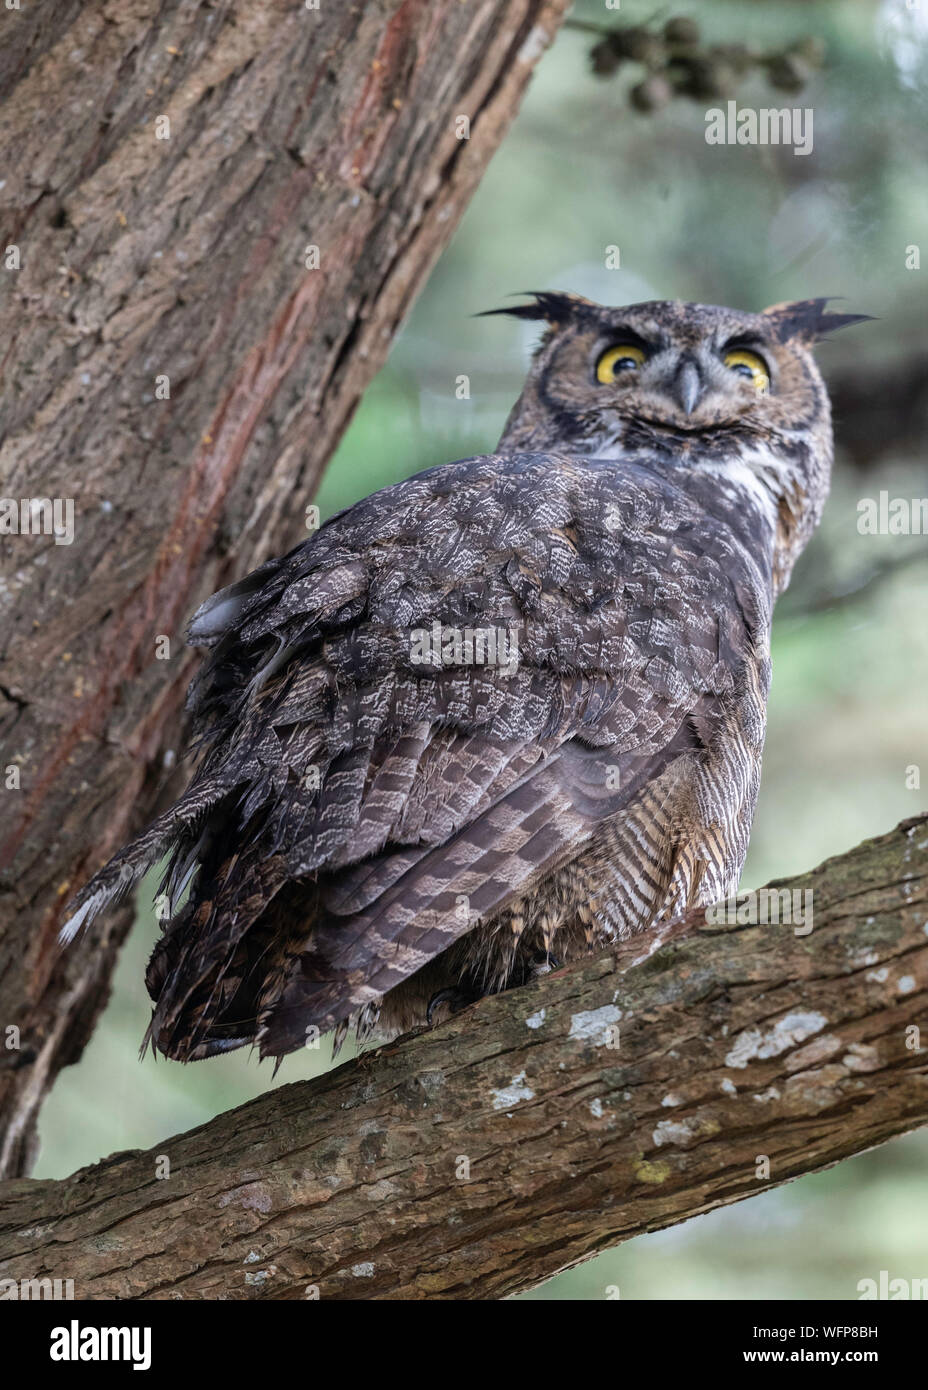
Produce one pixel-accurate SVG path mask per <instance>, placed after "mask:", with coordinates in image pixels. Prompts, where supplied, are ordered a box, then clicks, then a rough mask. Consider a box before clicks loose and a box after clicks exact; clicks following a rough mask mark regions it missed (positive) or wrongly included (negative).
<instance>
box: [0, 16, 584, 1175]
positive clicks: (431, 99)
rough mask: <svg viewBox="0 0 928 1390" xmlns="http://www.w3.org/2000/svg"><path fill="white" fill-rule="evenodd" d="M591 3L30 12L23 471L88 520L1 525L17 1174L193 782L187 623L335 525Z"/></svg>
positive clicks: (8, 398) (18, 67) (22, 155)
mask: <svg viewBox="0 0 928 1390" xmlns="http://www.w3.org/2000/svg"><path fill="white" fill-rule="evenodd" d="M567 3H568V0H478V2H477V3H469V4H461V3H459V0H321V3H320V4H319V7H318V9H310V8H306V7H305V6H302V5H300V4H297V3H295V2H294V0H261V3H260V4H252V3H250V0H212V3H211V2H210V0H186V3H184V4H177V3H165V0H87V3H84V4H79V3H75V2H72V3H67V0H55V2H54V3H52V0H44V3H42V2H41V0H39V2H38V3H30V4H28V5H26V6H24V7H23V9H22V10H19V11H16V10H13V11H4V12H2V13H3V18H2V21H0V23H2V27H3V47H2V52H0V97H2V100H3V116H2V121H0V169H2V171H3V173H4V174H5V176H6V182H5V184H4V185H0V187H2V192H0V199H2V227H3V238H2V243H0V294H2V296H3V304H2V308H3V313H4V322H5V323H6V324H8V325H9V328H8V334H7V341H6V344H5V348H4V351H3V353H2V356H0V363H2V366H0V371H2V373H3V417H2V432H3V438H4V443H3V447H2V452H0V492H2V494H3V498H4V499H14V500H15V503H16V507H17V509H18V508H19V502H20V500H21V499H25V500H26V502H27V503H28V502H29V501H30V500H31V499H42V498H45V499H50V500H53V499H58V500H59V502H60V503H61V504H62V511H61V513H60V517H59V519H60V520H63V527H64V531H63V534H61V535H59V536H58V537H53V536H51V535H48V534H45V535H36V534H21V533H20V534H4V535H0V544H2V550H3V554H2V564H3V571H4V574H5V583H4V586H3V595H2V602H3V620H2V632H3V653H2V655H3V669H2V675H0V748H2V750H3V752H2V755H0V815H2V829H0V865H2V872H3V877H2V879H0V904H2V912H0V1027H2V1028H3V1029H4V1030H5V1032H4V1042H5V1046H4V1049H3V1050H2V1052H0V1057H2V1059H3V1065H2V1066H0V1135H2V1136H3V1139H2V1144H0V1173H3V1174H7V1175H9V1174H16V1173H20V1172H23V1171H27V1169H28V1165H29V1162H30V1157H31V1149H32V1136H33V1133H34V1125H35V1119H36V1115H37V1111H38V1108H39V1105H40V1104H41V1101H42V1098H43V1096H44V1095H45V1093H46V1091H47V1090H48V1087H49V1086H50V1084H51V1082H52V1081H53V1079H54V1077H55V1074H56V1073H57V1071H58V1070H59V1068H60V1067H61V1066H63V1065H65V1064H66V1063H69V1062H74V1061H76V1060H77V1058H78V1057H79V1056H80V1054H81V1051H82V1049H83V1047H84V1044H85V1042H86V1040H87V1038H88V1037H89V1035H90V1032H91V1031H92V1029H93V1026H94V1023H95V1021H96V1018H97V1016H98V1014H99V1012H100V1010H101V1008H102V1006H103V1004H104V1002H105V999H106V995H107V991H108V987H109V979H110V975H111V972H112V969H113V965H114V962H115V958H116V954H117V951H118V949H119V945H120V943H121V941H122V940H123V937H124V936H125V933H126V930H127V928H128V925H129V921H130V918H131V911H130V909H126V910H124V911H123V912H122V913H117V914H114V915H113V916H111V917H110V918H109V920H108V921H106V922H102V923H100V924H99V925H98V926H96V927H94V928H93V929H92V930H91V931H90V932H88V933H87V934H86V936H85V937H84V938H83V939H82V940H81V941H79V942H78V943H77V944H76V945H75V946H74V947H72V948H71V949H70V950H69V951H68V952H67V953H65V954H64V955H62V954H61V953H60V952H59V950H58V947H57V941H56V938H57V931H58V925H59V915H60V910H61V907H62V905H63V903H64V901H65V899H66V897H67V896H68V894H69V893H70V892H71V891H72V890H73V889H75V888H76V887H77V886H78V885H79V884H80V883H81V882H82V881H83V880H84V879H85V878H86V877H87V876H88V875H89V874H90V873H91V872H92V871H93V870H94V869H95V868H96V867H98V865H99V864H100V863H101V862H102V861H103V860H104V859H105V858H106V857H107V856H108V855H109V853H110V852H111V851H112V850H113V849H115V848H116V847H117V846H118V844H119V843H120V842H121V841H122V840H124V839H125V838H126V836H127V835H128V834H130V833H131V832H132V831H133V830H134V829H136V828H137V827H138V826H139V824H140V823H141V822H142V821H144V820H145V819H147V818H148V817H149V816H150V815H151V814H152V813H153V811H154V809H155V807H156V804H157V803H158V801H159V798H161V799H163V796H164V793H165V791H166V790H167V789H168V788H166V786H165V783H166V782H167V781H169V773H168V770H169V769H170V766H171V764H172V762H173V754H172V753H170V752H169V747H168V746H169V745H174V744H176V742H177V740H178V733H179V728H180V716H179V711H180V706H181V700H182V693H183V690H184V687H185V685H186V683H187V680H188V678H189V675H190V670H191V658H190V656H189V654H185V653H184V650H183V646H182V643H181V633H182V630H183V626H184V622H185V620H186V618H187V617H188V616H189V614H190V612H191V610H192V609H193V608H194V606H195V605H196V603H197V602H198V601H199V600H201V599H202V598H203V597H204V596H205V595H206V594H208V593H209V592H211V591H212V590H213V589H215V588H217V587H218V586H219V585H221V584H223V583H225V582H227V581H228V580H229V579H230V578H231V577H232V576H237V575H241V574H244V573H245V572H246V571H248V570H249V569H251V568H252V567H253V566H254V565H255V564H257V563H259V562H260V561H261V560H263V559H264V558H266V556H267V555H268V554H269V553H272V552H274V551H279V550H281V549H283V548H284V547H286V546H289V545H291V544H294V543H295V542H296V541H298V540H299V539H300V538H301V537H302V536H305V535H306V529H305V527H306V512H305V509H306V504H307V503H308V502H309V501H310V499H311V497H312V494H313V490H314V488H315V486H316V483H317V482H318V479H319V475H320V472H321V470H322V467H323V465H324V464H325V462H326V461H327V459H328V457H329V455H330V454H331V452H332V450H333V448H334V446H335V444H336V443H337V441H338V439H339V437H340V435H341V434H342V431H343V430H344V428H345V426H346V424H347V423H348V421H349V419H350V418H351V415H352V412H353V411H354V408H355V406H356V405H357V403H358V400H359V398H360V396H361V393H362V391H363V390H364V388H365V386H366V385H367V383H368V382H369V380H370V379H371V377H372V375H373V374H374V372H375V371H376V370H377V369H378V368H379V367H380V365H381V363H382V362H383V360H384V357H385V355H386V352H387V349H388V348H389V346H390V342H391V340H392V338H393V335H394V334H395V332H396V330H397V328H398V326H399V324H400V322H401V320H402V318H403V316H404V315H405V313H406V312H407V310H408V308H409V306H410V304H411V301H412V299H413V297H414V295H415V293H416V291H417V290H418V288H419V287H420V285H421V284H422V281H423V278H424V276H425V274H426V272H427V271H428V269H429V267H430V266H431V264H432V263H433V261H434V260H435V257H436V255H437V254H438V252H439V251H440V250H441V248H442V247H443V245H444V244H445V242H446V241H447V240H448V238H449V236H450V234H451V232H452V231H453V230H454V228H455V226H456V224H457V222H458V219H459V218H460V215H461V213H462V211H463V210H464V207H465V206H466V204H467V201H468V198H469V197H470V195H471V193H472V192H473V190H474V188H475V186H476V184H477V182H478V180H479V178H480V175H481V174H482V172H483V170H484V168H485V167H486V164H487V162H488V160H489V158H490V156H491V155H492V153H493V151H494V150H495V149H496V146H497V145H498V143H499V140H500V138H501V136H502V134H503V132H504V131H505V129H506V126H507V125H508V123H509V121H510V120H511V118H512V116H513V114H514V112H515V110H516V108H517V106H518V103H519V99H520V97H521V95H522V93H523V91H524V89H525V86H526V83H527V81H528V78H529V76H530V73H531V70H532V68H533V66H534V64H535V62H536V61H537V59H538V57H539V56H540V55H541V53H542V51H543V49H544V48H545V46H546V44H547V42H548V41H549V39H550V38H551V36H552V34H553V32H554V31H555V29H556V28H557V25H558V23H559V22H560V19H561V18H562V16H563V11H564V10H565V8H566V7H567ZM462 116H466V117H467V118H468V121H469V138H467V139H464V138H459V136H461V135H462V134H463V127H462V125H461V123H460V122H459V117H462ZM4 248H5V249H4ZM168 393H169V394H168ZM67 499H73V500H74V509H75V517H74V534H73V544H69V543H68V536H67V530H68V523H67V510H66V506H67ZM27 511H28V507H27ZM19 524H20V529H21V530H22V529H26V528H25V527H23V526H22V523H21V522H20V523H19ZM35 524H36V523H35V522H33V523H31V525H32V527H33V529H34V527H35ZM6 525H7V530H9V529H11V528H10V523H9V520H8V521H7V523H6ZM0 529H2V525H0Z"/></svg>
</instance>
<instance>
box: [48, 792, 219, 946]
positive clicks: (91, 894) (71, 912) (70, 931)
mask: <svg viewBox="0 0 928 1390" xmlns="http://www.w3.org/2000/svg"><path fill="white" fill-rule="evenodd" d="M229 790H230V787H229V784H228V781H227V780H225V779H223V778H220V777H206V778H204V779H203V780H202V781H201V782H200V783H199V784H194V785H193V786H191V787H190V789H189V791H188V792H187V794H186V795H185V796H184V797H182V798H181V800H180V801H178V802H177V804H176V805H175V806H172V807H170V809H169V810H167V811H165V812H164V814H163V815H161V816H158V818H157V820H154V821H152V823H151V825H150V826H148V828H147V829H146V830H143V831H142V833H141V835H138V836H137V837H136V838H135V839H134V840H130V841H129V843H128V844H127V845H125V846H124V847H123V848H122V849H121V850H120V851H119V853H118V854H116V855H114V856H113V858H112V859H111V860H110V861H109V863H108V864H104V866H103V868H102V869H100V870H99V872H98V873H96V874H94V876H93V878H92V879H91V880H90V882H89V883H87V884H85V885H84V887H83V888H82V889H81V890H80V892H79V893H77V894H75V896H74V897H73V898H72V899H71V901H70V902H69V903H68V905H67V907H66V909H65V912H66V913H67V916H66V917H65V921H64V924H63V926H62V927H61V930H60V931H59V933H58V939H59V941H60V942H61V943H62V944H63V945H67V944H68V943H69V942H70V941H73V940H74V938H75V936H76V935H77V933H78V932H79V931H80V930H81V928H82V927H86V926H88V925H89V924H90V923H91V922H92V921H93V920H94V918H95V917H97V916H98V915H99V913H101V912H102V911H103V910H104V908H107V907H112V906H114V905H115V904H116V903H118V902H119V901H120V899H121V898H124V897H125V895H126V894H127V893H128V892H129V891H130V889H131V888H133V887H134V886H135V884H136V883H138V881H139V879H140V878H142V877H143V875H144V874H146V873H147V872H148V870H149V869H150V868H151V867H152V865H153V864H157V862H158V860H159V859H160V858H161V857H162V855H164V854H165V852H166V851H167V850H168V849H170V848H171V846H172V845H175V844H176V843H177V842H178V841H179V840H181V839H187V838H189V836H190V832H191V831H192V830H193V828H194V827H195V826H197V825H198V824H199V822H201V821H202V820H203V819H204V817H205V816H206V815H207V814H208V813H209V812H210V811H211V810H213V809H214V808H215V806H216V804H217V803H218V802H219V801H220V800H221V799H222V798H223V797H224V796H226V795H227V794H228V792H229Z"/></svg>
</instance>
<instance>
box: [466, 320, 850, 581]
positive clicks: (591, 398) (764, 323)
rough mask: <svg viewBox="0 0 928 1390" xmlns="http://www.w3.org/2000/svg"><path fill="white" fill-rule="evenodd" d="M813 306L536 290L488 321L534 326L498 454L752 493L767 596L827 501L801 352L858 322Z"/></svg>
mask: <svg viewBox="0 0 928 1390" xmlns="http://www.w3.org/2000/svg"><path fill="white" fill-rule="evenodd" d="M826 304H827V300H825V299H808V300H800V301H798V302H796V303H792V304H777V305H774V306H773V307H772V308H770V309H765V310H764V311H763V313H759V314H749V313H740V312H739V311H737V310H735V309H724V308H720V307H718V306H715V305H710V304H684V303H681V302H679V301H664V300H654V301H651V302H648V303H645V304H632V305H629V306H627V307H625V308H607V307H605V306H603V305H601V304H594V303H593V302H592V301H591V300H588V299H583V298H581V297H580V296H579V295H573V294H548V293H545V294H535V295H534V296H533V302H532V303H531V304H523V305H518V306H516V307H514V308H510V309H496V310H492V311H491V312H492V313H502V314H513V315H515V316H516V317H517V318H523V319H538V320H540V321H542V322H544V323H545V324H546V325H547V331H546V332H545V334H544V337H543V339H542V342H541V345H540V346H539V348H538V351H537V352H536V354H535V357H534V360H533V362H532V368H531V371H530V372H529V376H528V379H527V381H526V383H525V387H524V389H523V391H522V394H521V396H520V397H519V400H518V401H517V402H516V405H515V407H514V409H513V411H512V413H511V415H510V417H509V420H508V421H507V423H506V428H505V431H504V433H503V436H502V439H501V440H500V445H499V447H500V449H501V450H504V451H506V452H524V453H536V452H545V451H557V452H559V453H566V454H571V455H578V454H579V455H582V456H589V457H596V458H622V457H633V458H636V459H638V460H642V461H644V460H647V459H648V458H651V459H655V460H659V461H661V462H662V464H663V465H664V466H666V467H669V468H672V469H674V470H677V469H680V470H683V475H684V476H688V477H689V478H690V479H691V480H692V483H691V485H692V486H697V487H699V489H700V491H703V489H704V485H705V484H708V483H709V482H710V481H711V480H712V479H715V480H716V481H721V482H724V484H725V491H726V492H727V493H728V494H729V495H731V493H732V489H735V490H736V491H737V492H738V493H739V494H749V493H754V494H756V496H757V497H758V498H759V499H760V503H761V504H762V505H763V507H764V510H765V511H766V512H768V513H769V514H770V516H771V517H772V519H773V520H772V524H773V526H774V528H775V531H776V548H777V551H778V555H777V559H776V563H775V587H776V588H777V589H779V588H781V587H782V586H783V584H785V582H786V579H787V578H788V575H789V572H790V570H791V569H792V565H793V562H794V560H795V558H796V556H797V555H798V553H799V551H800V550H801V548H802V546H803V545H804V544H805V542H806V540H807V539H808V537H809V535H810V534H811V531H812V529H813V528H814V526H815V525H816V523H817V522H818V519H819V516H820V515H821V511H822V508H823V506H824V503H825V499H826V497H827V494H828V485H829V477H830V470H831V458H832V436H831V410H830V406H829V401H828V393H827V391H826V390H825V385H824V383H823V381H822V378H821V376H820V374H819V371H818V368H817V367H816V365H815V361H814V359H813V355H812V352H813V348H814V346H815V344H816V343H817V342H818V341H819V340H820V339H821V338H822V337H823V336H825V335H826V334H828V333H830V332H832V331H834V329H836V328H842V327H844V326H846V325H848V324H852V323H858V322H860V321H861V320H862V319H865V318H868V317H869V315H866V314H829V313H827V312H826ZM681 481H683V478H682V477H681Z"/></svg>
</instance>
